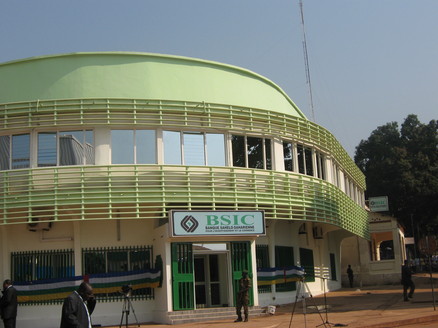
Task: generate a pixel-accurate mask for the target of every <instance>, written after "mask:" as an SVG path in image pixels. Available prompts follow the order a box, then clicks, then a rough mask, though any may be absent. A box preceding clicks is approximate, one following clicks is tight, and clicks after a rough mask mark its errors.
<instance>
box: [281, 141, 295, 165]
mask: <svg viewBox="0 0 438 328" xmlns="http://www.w3.org/2000/svg"><path fill="white" fill-rule="evenodd" d="M283 159H284V169H285V170H286V171H291V172H293V171H294V147H293V144H292V143H290V142H283Z"/></svg>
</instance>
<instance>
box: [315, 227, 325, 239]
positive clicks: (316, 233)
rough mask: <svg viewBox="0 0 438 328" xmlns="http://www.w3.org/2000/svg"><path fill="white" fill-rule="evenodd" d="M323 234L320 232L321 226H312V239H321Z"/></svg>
mask: <svg viewBox="0 0 438 328" xmlns="http://www.w3.org/2000/svg"><path fill="white" fill-rule="evenodd" d="M323 237H324V234H323V232H322V227H319V226H314V227H313V238H314V239H322V238H323Z"/></svg>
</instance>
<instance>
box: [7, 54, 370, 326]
mask: <svg viewBox="0 0 438 328" xmlns="http://www.w3.org/2000/svg"><path fill="white" fill-rule="evenodd" d="M0 115H1V118H0V120H1V121H0V122H1V130H0V177H1V182H2V184H1V186H2V187H1V192H0V204H1V205H0V218H1V219H0V232H1V240H2V241H1V243H0V250H1V252H0V265H1V266H0V274H1V276H2V277H5V279H6V277H10V278H12V279H13V280H14V281H15V282H16V286H17V288H18V290H19V292H20V294H19V296H20V295H21V296H20V307H19V316H18V322H19V323H20V324H19V325H20V327H31V326H32V322H34V320H36V319H40V318H43V319H41V320H42V321H41V322H44V324H45V325H46V326H47V327H50V326H53V325H54V324H55V323H57V322H59V320H60V300H62V297H64V296H65V295H66V293H68V292H69V291H70V290H71V289H72V288H73V287H74V286H76V285H77V281H82V279H89V281H90V282H91V283H92V284H93V286H94V287H95V290H96V291H97V295H98V298H99V299H100V300H99V303H98V306H97V307H96V310H95V313H94V314H93V318H94V323H95V324H102V325H109V324H116V323H117V322H119V318H120V314H121V313H119V310H120V306H121V305H120V304H121V303H120V302H121V298H120V297H121V296H120V292H119V288H120V287H121V286H122V285H129V286H132V300H133V305H134V307H135V310H136V314H137V317H138V319H139V321H141V322H148V321H155V322H172V319H171V316H170V314H171V313H175V312H178V311H181V310H193V311H196V310H198V309H200V308H218V307H224V308H226V307H232V306H233V305H234V304H235V294H236V290H235V289H236V280H237V279H238V278H240V274H241V272H242V271H243V270H248V271H249V272H250V276H251V277H252V280H253V286H252V293H251V304H252V305H253V306H266V305H272V304H283V303H288V302H290V300H291V299H292V297H294V295H295V293H296V284H297V283H296V282H295V281H294V279H286V280H284V278H281V277H285V272H286V269H288V268H290V267H292V266H300V267H303V268H304V269H305V272H306V275H305V280H306V281H307V283H308V285H309V286H310V288H311V290H312V292H315V293H321V292H322V289H323V288H322V285H323V284H324V286H323V287H324V290H325V288H327V290H332V289H336V288H340V286H341V278H340V277H341V268H340V245H341V242H342V240H343V239H344V238H346V237H350V236H354V235H357V236H359V237H364V238H368V223H367V213H366V211H365V205H364V190H365V178H364V176H363V175H362V173H361V172H360V170H359V169H358V168H357V167H356V166H355V164H354V162H353V161H352V160H351V158H350V157H349V156H348V155H347V153H346V151H345V150H344V149H343V148H342V146H341V145H340V144H339V142H338V141H337V140H336V139H335V138H334V136H333V135H332V134H331V133H330V132H328V131H327V130H326V129H324V128H323V127H321V126H319V125H317V124H315V123H312V122H311V121H309V120H308V119H307V118H306V117H305V115H304V114H303V113H302V112H301V111H300V110H299V108H298V107H297V106H296V105H295V104H294V103H293V101H292V100H291V99H290V98H289V97H288V96H287V95H286V94H285V93H284V92H283V91H282V90H281V88H279V87H278V86H277V85H276V84H274V83H273V82H271V81H270V80H268V79H266V78H265V77H263V76H260V75H257V74H255V73H253V72H250V71H248V70H245V69H242V68H238V67H234V66H230V65H224V64H220V63H216V62H210V61H204V60H199V59H192V58H184V57H177V56H165V55H157V54H143V53H118V52H111V53H73V54H65V55H55V56H44V57H35V58H30V59H25V60H18V61H13V62H7V63H3V64H0ZM281 270H283V274H281V272H282V271H281ZM279 272H280V273H279ZM282 279H283V280H282ZM56 282H57V283H58V285H56ZM60 283H61V284H64V285H63V286H65V288H60V287H59V284H60ZM130 296H131V295H130ZM42 309H43V311H42ZM41 313H44V315H42V314H41ZM48 313H49V314H48ZM41 327H43V326H41Z"/></svg>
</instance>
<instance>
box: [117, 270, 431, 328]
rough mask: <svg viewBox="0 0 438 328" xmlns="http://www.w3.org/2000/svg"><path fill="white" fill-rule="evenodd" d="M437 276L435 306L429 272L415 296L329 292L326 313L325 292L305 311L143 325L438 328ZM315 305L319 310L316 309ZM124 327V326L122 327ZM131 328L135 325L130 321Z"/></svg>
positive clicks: (397, 291) (392, 289)
mask: <svg viewBox="0 0 438 328" xmlns="http://www.w3.org/2000/svg"><path fill="white" fill-rule="evenodd" d="M436 278H438V275H436V276H434V281H435V282H434V291H435V293H434V294H435V309H434V302H433V294H432V286H431V283H430V277H429V275H428V274H418V275H416V277H415V278H414V282H415V283H416V287H417V289H416V291H415V294H414V298H413V299H412V300H410V301H408V302H404V301H403V295H402V286H401V285H396V286H392V285H385V286H374V287H367V288H362V289H350V288H343V289H340V290H338V291H334V292H329V293H327V294H326V299H327V305H328V306H327V309H328V311H327V313H326V312H325V307H324V297H323V295H320V296H317V297H313V298H310V299H309V298H308V299H306V311H305V312H306V313H305V314H304V313H303V305H302V302H298V303H297V305H296V306H295V310H294V311H293V304H289V305H284V306H279V307H277V308H276V312H275V314H274V315H263V316H261V317H254V318H251V317H250V321H249V322H242V323H234V322H232V321H231V322H230V321H225V320H220V321H207V322H202V323H191V324H182V325H173V326H172V325H158V324H142V325H141V327H142V328H164V327H174V328H176V327H177V328H183V327H184V328H187V327H193V328H196V327H198V328H229V327H233V328H236V327H239V328H249V327H251V328H289V327H293V328H300V327H304V328H310V327H318V328H320V327H358V328H359V327H360V328H366V327H367V328H390V327H401V326H405V327H423V325H424V327H438V289H437V286H436V285H437V283H436V282H437V280H436ZM315 308H318V309H319V312H318V310H315ZM123 327H125V326H123ZM130 327H136V324H131V325H130Z"/></svg>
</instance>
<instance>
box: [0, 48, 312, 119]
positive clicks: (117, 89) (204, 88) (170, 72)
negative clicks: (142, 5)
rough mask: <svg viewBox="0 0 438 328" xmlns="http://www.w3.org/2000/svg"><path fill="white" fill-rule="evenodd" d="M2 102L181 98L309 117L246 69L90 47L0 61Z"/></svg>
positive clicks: (275, 89) (282, 93) (210, 62)
mask: <svg viewBox="0 0 438 328" xmlns="http://www.w3.org/2000/svg"><path fill="white" fill-rule="evenodd" d="M0 89H1V90H2V92H1V93H0V103H10V102H22V101H35V100H52V99H71V98H106V97H112V98H134V99H178V100H187V101H205V102H212V103H229V104H233V105H237V106H245V107H257V108H264V109H266V110H270V111H274V112H280V113H283V114H288V115H293V116H297V117H301V118H304V119H306V117H305V115H304V114H303V113H302V112H301V110H300V109H299V108H298V107H297V106H296V104H295V103H294V102H293V101H292V100H291V99H290V98H289V97H288V96H287V94H286V93H285V92H284V91H283V90H282V89H281V88H280V87H279V86H278V85H276V84H275V83H274V82H272V81H270V80H269V79H267V78H265V77H263V76H261V75H259V74H256V73H254V72H252V71H249V70H247V69H243V68H240V67H237V66H232V65H226V64H222V63H218V62H214V61H207V60H201V59H195V58H189V57H181V56H171V55H161V54H150V53H136V52H89V53H82V52H78V53H70V54H60V55H51V56H39V57H32V58H27V59H22V60H15V61H10V62H6V63H1V64H0Z"/></svg>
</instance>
